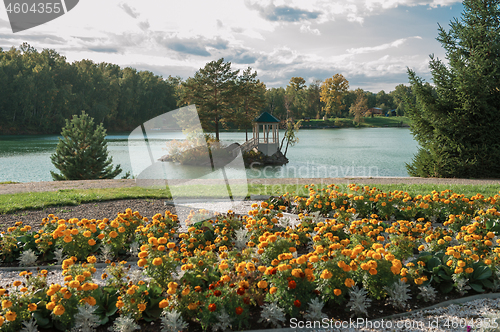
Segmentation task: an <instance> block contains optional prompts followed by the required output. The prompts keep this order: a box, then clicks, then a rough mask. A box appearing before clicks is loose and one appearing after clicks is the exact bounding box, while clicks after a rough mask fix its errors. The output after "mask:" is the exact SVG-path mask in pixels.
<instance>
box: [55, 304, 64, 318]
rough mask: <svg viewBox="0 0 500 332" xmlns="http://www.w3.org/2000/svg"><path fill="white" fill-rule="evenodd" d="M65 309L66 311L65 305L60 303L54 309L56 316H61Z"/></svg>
mask: <svg viewBox="0 0 500 332" xmlns="http://www.w3.org/2000/svg"><path fill="white" fill-rule="evenodd" d="M64 311H66V310H65V309H64V307H63V306H62V305H61V304H58V305H56V306H55V307H54V310H53V311H52V312H53V313H54V315H56V316H61V315H62V314H64Z"/></svg>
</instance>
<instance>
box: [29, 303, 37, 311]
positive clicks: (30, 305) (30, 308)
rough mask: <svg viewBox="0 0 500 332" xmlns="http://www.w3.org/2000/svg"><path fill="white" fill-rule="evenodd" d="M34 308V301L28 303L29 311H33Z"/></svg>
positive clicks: (35, 306)
mask: <svg viewBox="0 0 500 332" xmlns="http://www.w3.org/2000/svg"><path fill="white" fill-rule="evenodd" d="M36 308H37V305H36V303H30V304H28V310H29V311H35V310H36Z"/></svg>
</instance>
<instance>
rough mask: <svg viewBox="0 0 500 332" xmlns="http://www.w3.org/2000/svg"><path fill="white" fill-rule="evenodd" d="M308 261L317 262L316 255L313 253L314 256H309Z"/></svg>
mask: <svg viewBox="0 0 500 332" xmlns="http://www.w3.org/2000/svg"><path fill="white" fill-rule="evenodd" d="M309 262H311V263H316V262H318V256H316V255H314V256H311V257H309Z"/></svg>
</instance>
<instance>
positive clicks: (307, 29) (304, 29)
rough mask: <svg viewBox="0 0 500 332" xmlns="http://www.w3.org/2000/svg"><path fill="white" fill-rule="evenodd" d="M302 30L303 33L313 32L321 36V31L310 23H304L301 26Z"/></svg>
mask: <svg viewBox="0 0 500 332" xmlns="http://www.w3.org/2000/svg"><path fill="white" fill-rule="evenodd" d="M300 32H302V33H312V34H313V35H316V36H320V35H321V32H320V31H319V30H318V29H312V28H311V26H310V25H308V24H302V25H301V26H300Z"/></svg>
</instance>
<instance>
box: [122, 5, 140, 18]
mask: <svg viewBox="0 0 500 332" xmlns="http://www.w3.org/2000/svg"><path fill="white" fill-rule="evenodd" d="M118 7H120V8H121V9H123V10H124V11H125V13H127V14H128V15H130V16H131V17H132V18H138V17H139V15H140V14H139V13H138V12H137V11H136V10H135V9H134V8H132V7H130V6H129V5H127V4H126V3H121V4H119V5H118Z"/></svg>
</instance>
